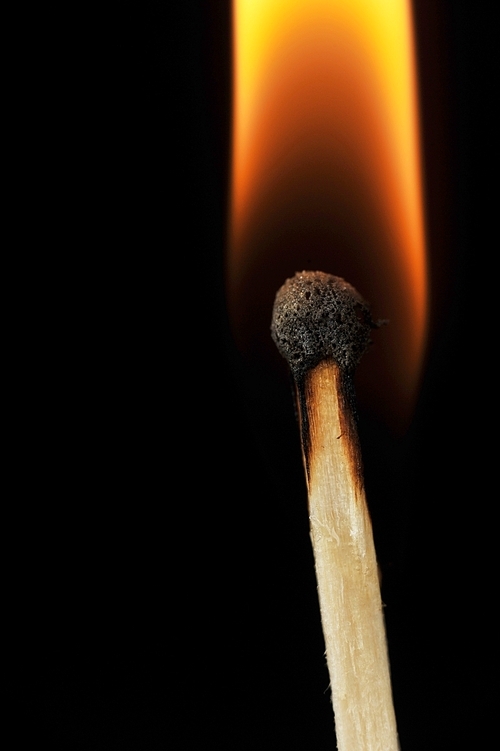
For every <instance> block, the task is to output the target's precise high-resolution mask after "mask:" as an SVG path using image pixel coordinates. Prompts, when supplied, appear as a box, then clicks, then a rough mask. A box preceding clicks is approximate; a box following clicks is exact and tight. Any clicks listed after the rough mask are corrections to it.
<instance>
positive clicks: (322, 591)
mask: <svg viewBox="0 0 500 751" xmlns="http://www.w3.org/2000/svg"><path fill="white" fill-rule="evenodd" d="M343 378H344V377H343V374H342V372H341V371H340V369H339V367H338V365H336V364H335V363H334V362H333V361H329V362H328V361H325V362H322V363H320V364H319V365H317V366H316V367H315V368H313V369H312V370H311V371H309V372H308V373H307V375H306V376H305V382H304V391H305V394H304V398H303V399H300V400H299V401H300V402H301V411H302V410H303V409H304V408H305V409H306V410H307V415H304V416H303V419H302V420H301V422H302V434H303V441H302V445H303V449H304V463H305V466H306V475H307V485H308V496H309V519H310V529H311V540H312V545H313V549H314V558H315V562H316V577H317V582H318V594H319V601H320V608H321V620H322V625H323V633H324V638H325V645H326V656H327V662H328V670H329V673H330V682H331V689H332V700H333V707H334V711H335V727H336V733H337V743H338V749H339V751H397V749H398V738H397V730H396V718H395V715H394V709H393V703H392V692H391V681H390V675H389V661H388V656H387V647H386V638H385V627H384V619H383V614H382V602H381V598H380V587H379V580H378V573H377V560H376V556H375V548H374V544H373V535H372V527H371V521H370V517H369V514H368V509H367V505H366V499H365V491H364V487H363V477H362V474H361V472H360V466H361V462H360V457H359V447H358V440H357V435H356V428H355V425H354V421H353V417H352V414H351V411H350V405H349V399H348V398H346V394H345V384H343ZM304 418H305V419H304ZM304 425H307V428H305V429H306V430H307V431H308V435H307V436H304Z"/></svg>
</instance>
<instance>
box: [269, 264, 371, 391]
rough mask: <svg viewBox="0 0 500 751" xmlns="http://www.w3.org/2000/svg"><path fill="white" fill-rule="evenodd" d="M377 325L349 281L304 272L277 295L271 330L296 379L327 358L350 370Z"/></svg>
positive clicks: (327, 275) (363, 350)
mask: <svg viewBox="0 0 500 751" xmlns="http://www.w3.org/2000/svg"><path fill="white" fill-rule="evenodd" d="M377 326H378V324H376V323H374V321H373V320H372V317H371V314H370V308H369V306H368V303H366V302H365V301H364V300H363V298H362V297H361V295H360V294H359V293H358V292H357V291H356V290H355V289H354V287H352V286H351V285H350V284H348V283H347V282H345V281H344V280H343V279H341V278H340V277H338V276H332V275H331V274H325V273H324V272H322V271H302V272H300V273H296V274H295V276H294V277H292V278H291V279H287V280H286V282H285V283H284V285H283V286H282V287H281V288H280V289H279V290H278V292H277V294H276V299H275V302H274V308H273V318H272V324H271V334H272V337H273V339H274V342H275V344H276V346H277V347H278V350H279V352H280V353H281V355H283V357H284V358H285V359H286V360H287V362H288V364H289V366H290V369H291V371H292V373H293V375H294V377H295V379H296V380H297V381H298V380H301V378H302V377H303V376H304V374H305V373H306V372H307V371H308V370H310V369H311V368H314V367H315V366H316V365H318V363H320V362H322V361H323V360H334V361H335V362H336V363H337V365H338V366H339V367H340V368H342V370H343V371H344V372H345V373H350V372H352V371H353V370H354V368H355V367H356V365H357V364H358V362H359V360H360V359H361V357H362V355H363V354H364V352H365V351H366V349H367V348H368V345H369V344H370V333H371V329H373V328H376V327H377Z"/></svg>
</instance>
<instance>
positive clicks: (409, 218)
mask: <svg viewBox="0 0 500 751" xmlns="http://www.w3.org/2000/svg"><path fill="white" fill-rule="evenodd" d="M233 12H234V39H233V44H234V94H233V102H234V105H233V106H234V117H233V144H232V149H233V152H232V176H231V215H230V241H229V246H230V252H229V259H228V290H229V304H230V311H231V315H232V317H233V322H235V324H236V327H238V323H237V322H238V321H239V322H240V323H241V327H242V328H243V329H244V328H245V323H244V320H245V318H247V319H250V318H252V319H253V318H254V313H255V311H252V305H255V304H257V305H260V306H261V307H262V306H263V307H264V309H265V310H264V315H265V316H267V319H266V320H267V321H269V320H270V309H271V306H272V298H273V297H274V293H275V292H276V290H277V289H278V287H279V286H281V284H282V282H283V281H284V278H285V276H291V275H293V273H294V272H295V271H301V270H302V269H303V268H315V267H316V266H317V268H318V269H319V270H322V271H328V272H330V273H333V274H336V275H339V276H344V277H345V278H346V279H347V280H348V281H349V282H351V283H352V284H354V285H355V286H356V287H357V288H358V289H359V291H360V292H361V293H362V294H363V295H364V296H365V297H366V298H367V299H368V300H370V302H371V303H372V306H373V308H374V313H375V315H379V316H381V317H384V318H389V319H390V326H389V327H388V328H387V329H386V330H385V331H384V332H383V334H379V335H378V336H377V347H379V346H380V345H379V342H380V341H381V340H384V341H383V343H382V345H381V349H382V350H383V358H382V359H383V364H382V365H380V367H379V368H378V369H377V367H375V368H373V367H372V368H371V371H372V373H373V376H371V377H370V376H368V377H367V378H365V381H366V389H365V390H366V391H367V393H369V394H370V396H369V397H368V398H369V399H370V400H371V401H372V402H375V403H380V404H382V403H383V402H386V401H387V400H386V399H385V397H384V393H387V391H389V392H392V394H391V400H392V404H393V406H394V408H395V409H397V410H399V411H401V409H402V405H403V404H405V405H406V407H408V405H411V402H412V401H413V397H414V395H415V392H416V386H417V382H418V375H419V371H420V366H421V362H422V354H423V349H424V343H425V334H426V319H427V286H426V258H425V233H424V218H423V208H422V186H421V174H420V154H419V132H418V117H417V92H416V75H415V62H414V46H413V31H412V18H411V8H410V3H409V0H234V9H233ZM259 279H261V280H262V279H265V281H264V282H262V285H263V288H262V289H261V290H260V291H259V288H258V287H259V282H258V280H259ZM268 280H269V282H268ZM256 281H257V287H256V286H255V282H256ZM268 283H269V284H270V288H269V289H270V293H269V295H268V293H267V288H266V289H264V287H265V286H266V285H267V284H268ZM271 290H272V292H271ZM267 332H268V325H267V328H266V335H267ZM386 332H389V333H388V334H387V333H386ZM384 342H385V343H384ZM372 366H373V363H372ZM380 377H381V378H382V379H383V380H384V384H383V385H380V384H379V383H377V379H379V378H380ZM394 392H396V395H395V394H394ZM398 395H399V397H400V398H399V399H398ZM382 410H383V407H382ZM403 411H404V408H403Z"/></svg>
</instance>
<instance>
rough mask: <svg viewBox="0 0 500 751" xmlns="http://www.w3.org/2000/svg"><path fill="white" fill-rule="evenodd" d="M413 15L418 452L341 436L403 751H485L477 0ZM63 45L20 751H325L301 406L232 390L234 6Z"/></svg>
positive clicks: (24, 583)
mask: <svg viewBox="0 0 500 751" xmlns="http://www.w3.org/2000/svg"><path fill="white" fill-rule="evenodd" d="M415 7H416V26H417V34H418V51H419V59H420V69H421V97H422V107H423V136H424V148H425V159H426V167H425V169H426V189H427V196H428V222H429V235H430V247H431V251H432V255H431V272H432V279H431V285H432V290H433V300H434V307H433V323H432V337H431V344H430V349H429V355H428V360H427V364H426V371H425V378H424V382H423V385H422V390H421V398H420V400H419V404H418V406H417V410H416V414H415V419H414V422H413V424H412V426H411V427H410V429H409V430H408V433H407V434H406V435H405V436H404V437H398V438H396V437H393V436H391V435H389V434H388V433H387V432H386V431H384V429H383V426H380V425H376V424H372V423H371V422H370V420H369V419H368V417H366V416H365V417H364V416H363V415H361V416H360V418H361V422H360V432H361V439H362V443H363V452H364V457H365V464H366V482H367V487H368V494H369V498H370V499H371V506H372V515H373V519H374V525H375V531H376V536H377V545H378V547H379V556H380V558H381V563H382V567H383V569H384V583H383V598H384V601H385V603H386V605H387V607H386V619H387V628H388V639H389V646H390V653H391V665H392V673H393V686H394V698H395V705H396V713H397V717H398V724H399V732H400V738H401V746H402V749H403V751H412V750H413V749H415V750H417V749H418V750H419V751H421V750H422V749H428V750H429V751H432V750H433V749H444V748H446V749H448V748H450V749H454V748H469V747H470V748H475V747H478V746H479V745H481V744H480V743H479V742H478V741H476V742H474V743H472V745H469V742H468V741H467V740H466V739H467V738H468V735H469V733H470V732H471V731H472V729H473V728H476V731H479V733H480V734H481V732H483V729H484V727H485V724H486V722H487V717H488V714H489V711H490V710H491V709H492V702H491V699H490V693H489V687H488V671H487V668H486V667H485V663H488V660H489V658H488V653H487V650H488V649H489V648H488V646H487V642H488V640H489V638H490V636H491V626H489V625H488V624H489V623H490V622H491V618H492V617H493V614H492V606H491V604H490V603H491V600H490V599H489V598H490V596H491V592H488V591H487V590H486V592H485V591H484V589H486V584H484V585H483V580H485V579H486V573H485V572H486V571H487V570H488V569H489V567H490V565H491V560H490V558H489V557H488V554H487V552H486V551H487V548H488V545H486V544H485V543H483V539H484V533H485V527H486V528H487V527H488V524H489V522H488V521H486V523H485V522H484V511H485V503H486V501H485V496H486V480H485V479H484V470H485V468H486V467H487V465H488V463H489V462H490V461H491V458H488V456H489V455H488V452H487V450H486V448H485V445H484V443H485V439H484V433H483V428H482V425H483V414H485V412H487V410H488V404H489V402H488V400H487V397H486V395H485V394H484V391H483V388H482V383H483V382H482V368H483V365H482V362H481V359H480V358H479V357H478V354H477V351H476V346H475V344H474V342H476V341H477V340H478V339H481V337H482V336H483V334H482V333H481V334H479V335H478V334H477V333H476V332H475V331H474V330H472V323H473V322H471V313H470V310H471V308H470V304H471V298H472V302H473V304H474V306H475V307H474V311H477V310H478V308H477V307H476V306H477V302H478V298H479V294H480V293H479V292H478V291H475V292H474V291H472V290H471V284H470V283H471V281H474V279H475V277H476V275H477V274H480V273H481V272H482V269H483V265H484V258H485V255H486V256H487V254H485V253H484V247H485V244H484V240H485V239H486V237H487V234H486V233H487V229H486V227H485V226H484V216H483V208H481V209H480V207H481V206H482V192H483V188H482V187H481V183H480V182H478V179H477V178H478V175H479V168H478V166H477V165H478V163H480V164H483V163H484V156H483V157H482V158H481V159H480V158H479V155H480V154H482V147H483V145H484V140H485V138H484V131H483V126H484V121H485V119H486V114H485V113H486V109H487V108H486V106H484V105H483V106H481V101H480V97H479V96H478V90H480V89H481V86H482V84H483V79H484V76H485V68H486V63H485V52H484V49H483V44H482V41H481V40H482V37H480V30H479V24H478V23H477V6H475V5H474V4H473V3H471V2H456V1H455V2H451V0H450V1H448V2H446V1H445V0H436V2H431V1H430V0H422V1H421V2H417V3H415ZM69 26H70V27H71V28H66V33H65V34H63V35H62V36H63V37H64V52H62V51H61V53H60V54H56V53H54V52H53V50H49V49H47V50H46V52H47V55H48V56H49V57H51V58H53V59H51V66H50V69H51V76H49V78H50V79H51V81H50V84H51V85H50V87H49V88H50V91H51V94H50V96H49V95H48V94H47V98H46V96H45V93H44V90H42V96H41V100H40V101H41V105H40V107H39V108H37V107H35V108H34V110H35V111H36V112H37V113H38V118H39V119H38V121H37V122H38V123H39V125H38V126H37V129H35V132H36V133H37V134H39V137H38V139H37V143H36V146H37V149H38V150H39V151H40V152H42V157H41V159H40V162H41V164H43V168H39V167H37V166H36V165H35V166H34V167H33V175H34V176H33V185H34V188H33V190H34V193H35V198H36V204H37V207H38V209H37V214H36V216H37V222H36V225H37V226H36V227H35V230H36V231H37V232H38V235H37V237H38V239H39V248H40V252H39V254H38V255H37V257H36V260H35V261H34V262H33V263H32V264H31V265H30V274H31V275H32V280H33V282H34V286H35V288H37V287H38V291H37V296H36V297H35V298H33V299H35V300H36V304H35V305H33V315H32V316H31V318H30V327H29V337H28V342H27V347H26V349H27V352H28V361H29V367H28V375H27V384H28V386H27V393H28V394H29V397H26V400H27V401H28V403H29V406H28V411H27V417H26V418H24V417H23V426H22V427H21V433H22V436H23V439H22V446H23V450H22V452H21V453H22V456H23V457H26V459H25V460H24V459H23V461H22V464H21V472H20V478H21V482H20V488H21V490H20V498H21V500H20V502H19V506H20V509H21V511H20V514H19V522H18V523H17V525H16V535H15V540H16V554H15V559H16V560H17V561H18V563H17V564H16V566H15V581H16V582H18V584H17V586H16V587H15V589H16V591H17V593H18V594H17V596H16V605H15V608H14V613H15V617H14V623H15V630H16V636H17V637H19V638H18V639H16V641H15V644H16V647H15V658H16V662H17V665H18V667H17V669H16V677H17V678H18V679H19V680H18V681H16V683H15V689H14V690H15V692H16V694H19V697H20V699H21V705H22V708H23V718H22V721H21V723H20V725H19V740H20V747H31V746H27V745H26V743H28V742H29V743H33V742H34V743H35V744H36V747H40V746H41V745H42V744H44V743H45V744H47V746H48V747H50V748H52V749H82V750H85V751H94V750H95V751H101V750H102V751H104V750H108V749H120V750H123V751H126V750H128V749H143V750H144V751H149V750H151V751H153V750H156V749H167V748H168V749H170V748H172V749H174V748H175V749H198V748H206V747H209V746H210V747H214V748H217V749H219V748H220V749H226V748H227V749H235V750H236V749H237V750H238V751H239V750H242V751H243V750H244V749H287V750H288V749H290V750H292V749H294V750H297V751H300V750H302V749H315V751H320V750H321V749H330V748H333V747H334V740H333V739H334V726H333V716H332V710H331V706H330V700H329V694H328V675H327V671H326V667H325V660H324V657H323V643H322V635H321V626H320V621H319V612H318V606H317V599H316V589H315V580H314V568H313V560H312V553H311V550H310V543H309V537H308V522H307V509H306V504H305V499H306V497H305V487H304V481H303V478H302V467H301V459H300V451H299V446H298V434H297V433H296V426H295V422H294V416H293V405H292V400H291V395H290V393H289V390H288V384H287V383H286V382H285V381H283V383H277V382H275V381H274V380H273V378H275V376H274V375H271V374H269V379H270V382H272V383H271V385H269V386H268V387H266V386H265V384H264V381H265V380H266V364H265V363H263V364H261V366H259V368H258V371H259V376H258V377H259V378H260V379H262V381H261V382H260V385H259V386H258V387H255V385H253V386H252V377H253V375H252V374H251V375H250V376H249V373H250V370H249V369H248V367H247V364H246V363H245V362H244V361H243V360H242V359H241V358H240V357H239V354H238V353H237V351H236V350H235V348H234V346H233V344H232V339H231V335H230V329H229V325H228V322H227V319H226V311H225V301H224V286H223V268H224V252H225V227H226V219H227V214H226V211H227V208H226V207H227V176H228V154H229V136H230V105H231V101H230V61H231V55H230V3H229V2H228V1H227V0H219V1H217V0H208V1H207V2H204V3H203V2H192V0H183V2H182V4H181V3H179V4H177V5H174V4H169V3H164V2H152V3H147V4H138V3H127V2H125V3H119V4H116V5H115V6H107V8H106V11H104V10H101V11H100V12H99V13H96V14H95V16H93V15H92V14H89V16H87V17H86V18H85V19H81V24H80V19H77V20H75V21H72V23H71V24H69ZM80 26H81V28H80ZM63 28H64V24H63ZM77 29H79V31H80V32H81V31H82V30H83V29H85V32H84V33H83V34H82V35H81V37H83V40H82V38H79V43H78V46H77V48H76V49H73V31H76V30H77ZM87 29H88V34H87ZM78 36H80V35H78ZM41 78H42V77H41ZM39 83H40V85H42V83H43V82H42V81H41V80H40V82H39ZM42 89H43V87H42ZM42 104H43V106H42ZM42 121H43V130H42V124H41V122H42ZM42 133H43V137H42V136H41V135H40V134H42ZM37 247H38V246H37ZM486 247H487V246H486ZM40 288H41V290H42V291H41V292H40ZM481 293H482V290H481ZM28 298H29V295H28ZM32 301H33V300H31V302H32ZM472 317H473V318H475V317H476V313H474V316H472ZM480 331H481V332H483V331H484V327H483V324H482V323H481V324H480ZM252 373H253V371H252ZM259 396H262V401H261V402H260V403H259ZM25 446H26V450H25V449H24V447H25ZM270 454H273V458H272V459H270ZM485 465H486V467H485ZM479 472H481V476H479ZM483 587H484V589H483ZM17 645H19V646H17Z"/></svg>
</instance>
